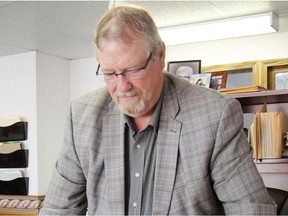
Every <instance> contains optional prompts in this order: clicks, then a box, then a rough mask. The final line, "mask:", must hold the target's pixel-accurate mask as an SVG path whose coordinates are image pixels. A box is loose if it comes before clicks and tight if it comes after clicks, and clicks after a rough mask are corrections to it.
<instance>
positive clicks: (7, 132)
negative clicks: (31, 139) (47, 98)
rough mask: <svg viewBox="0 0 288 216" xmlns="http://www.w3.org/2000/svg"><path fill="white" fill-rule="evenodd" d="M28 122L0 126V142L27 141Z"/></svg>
mask: <svg viewBox="0 0 288 216" xmlns="http://www.w3.org/2000/svg"><path fill="white" fill-rule="evenodd" d="M27 130H28V122H22V121H21V122H16V123H14V124H12V125H9V126H0V142H7V141H21V140H26V139H27Z"/></svg>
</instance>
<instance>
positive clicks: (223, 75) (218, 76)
mask: <svg viewBox="0 0 288 216" xmlns="http://www.w3.org/2000/svg"><path fill="white" fill-rule="evenodd" d="M226 80H227V72H212V73H211V80H210V86H209V87H210V88H212V89H215V90H220V89H223V88H225V87H226Z"/></svg>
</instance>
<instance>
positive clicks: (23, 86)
mask: <svg viewBox="0 0 288 216" xmlns="http://www.w3.org/2000/svg"><path fill="white" fill-rule="evenodd" d="M0 77H1V78H0V99H1V106H0V116H2V117H5V116H11V115H19V114H22V115H24V116H26V117H27V121H28V140H27V141H25V147H26V148H28V149H29V166H28V168H27V172H28V176H29V194H30V195H37V194H45V193H46V190H47V186H48V182H49V181H50V178H51V173H52V169H53V165H54V164H55V161H56V158H57V156H58V154H59V149H60V148H61V146H62V143H63V134H64V133H63V131H64V122H65V116H66V112H67V110H68V106H69V102H70V61H69V60H66V59H61V58H58V57H53V56H48V55H44V54H41V53H37V52H28V53H24V54H19V55H11V56H6V57H0Z"/></svg>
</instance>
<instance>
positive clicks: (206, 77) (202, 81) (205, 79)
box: [190, 73, 211, 88]
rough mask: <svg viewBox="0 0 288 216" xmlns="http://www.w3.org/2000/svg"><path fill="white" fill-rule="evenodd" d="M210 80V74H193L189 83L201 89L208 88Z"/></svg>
mask: <svg viewBox="0 0 288 216" xmlns="http://www.w3.org/2000/svg"><path fill="white" fill-rule="evenodd" d="M210 80H211V73H203V74H193V75H192V76H191V80H190V83H192V84H194V85H198V86H202V87H206V88H209V86H210Z"/></svg>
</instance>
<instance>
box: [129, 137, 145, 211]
mask: <svg viewBox="0 0 288 216" xmlns="http://www.w3.org/2000/svg"><path fill="white" fill-rule="evenodd" d="M135 138H136V139H135V143H134V144H133V147H132V148H131V149H132V152H131V159H132V160H131V161H133V165H132V166H131V168H132V169H131V172H130V180H131V191H130V201H129V208H130V213H132V214H134V215H140V212H141V201H142V185H143V170H144V145H145V143H144V142H145V139H144V133H143V132H139V133H138V134H136V135H135Z"/></svg>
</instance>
